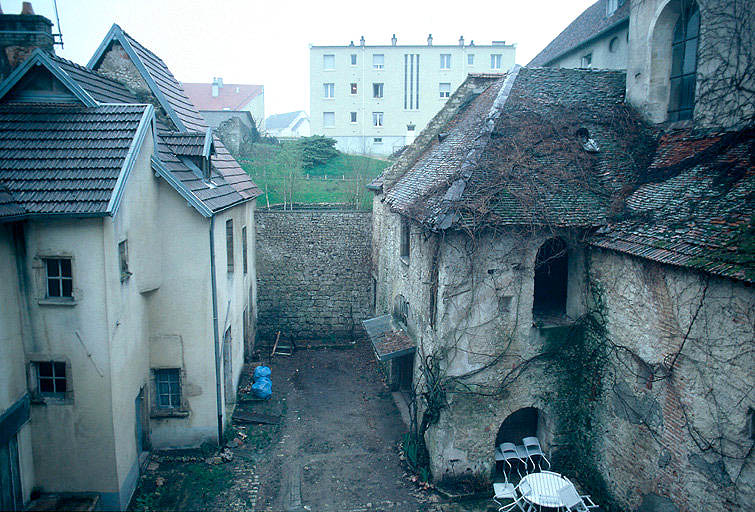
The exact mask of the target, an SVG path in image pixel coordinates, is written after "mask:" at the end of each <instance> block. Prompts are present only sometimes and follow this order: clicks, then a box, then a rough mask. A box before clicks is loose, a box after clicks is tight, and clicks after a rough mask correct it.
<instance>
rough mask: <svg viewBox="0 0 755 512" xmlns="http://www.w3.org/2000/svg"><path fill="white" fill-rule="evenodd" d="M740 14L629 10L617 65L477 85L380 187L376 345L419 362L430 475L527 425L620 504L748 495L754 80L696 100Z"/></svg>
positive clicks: (516, 75) (468, 86)
mask: <svg viewBox="0 0 755 512" xmlns="http://www.w3.org/2000/svg"><path fill="white" fill-rule="evenodd" d="M742 3H746V2H741V3H738V2H730V3H724V2H699V4H698V3H695V2H684V3H681V2H679V1H676V0H671V1H668V0H665V1H655V2H649V1H646V0H644V1H637V2H632V3H631V5H630V6H629V7H630V9H631V11H630V22H629V23H630V47H629V50H628V52H629V55H630V59H629V65H628V68H629V72H628V73H626V74H625V73H624V72H621V71H608V70H604V71H598V70H589V69H564V68H555V67H554V68H515V69H514V70H512V71H511V72H510V73H508V74H507V75H506V76H505V77H500V76H490V75H471V76H470V77H469V78H467V80H466V81H465V82H464V83H463V84H462V85H461V86H460V87H459V88H458V89H457V91H456V92H455V93H454V94H453V95H452V96H451V98H450V99H449V101H448V103H447V104H446V106H445V107H444V109H443V110H441V111H440V112H439V113H438V115H436V116H435V118H434V119H433V120H432V121H431V122H430V123H429V124H428V126H427V128H426V129H425V130H424V131H423V132H422V133H421V134H420V135H419V136H418V137H417V139H416V140H415V142H414V144H412V145H411V146H410V147H409V148H407V150H406V151H405V153H404V154H402V156H401V157H400V158H399V160H398V161H397V162H396V163H395V164H394V165H393V166H391V167H390V168H388V169H387V170H386V171H385V172H384V173H383V174H382V175H381V176H380V177H378V178H377V179H376V180H375V181H373V183H372V184H371V185H370V188H371V189H372V190H374V192H375V200H374V203H373V275H374V278H375V279H376V283H377V300H376V303H377V307H376V313H377V314H378V315H380V314H383V315H391V317H390V318H392V320H391V322H389V323H386V325H385V326H384V329H383V332H382V333H377V334H382V335H383V339H385V338H386V334H390V337H391V338H392V339H393V340H396V339H401V338H403V339H404V340H408V342H409V343H410V344H411V348H412V349H413V350H414V361H413V372H412V382H411V387H412V390H413V392H414V393H413V394H412V393H410V394H409V395H410V399H411V400H412V402H411V403H410V405H413V406H414V412H415V413H416V416H415V420H416V429H417V432H418V433H419V434H420V435H421V436H422V439H423V440H424V442H425V444H426V447H427V450H428V454H429V459H430V468H431V470H432V473H433V476H434V478H435V479H436V480H441V481H442V480H448V481H453V480H454V479H459V478H462V477H465V476H468V475H470V474H476V475H478V476H480V477H481V478H490V477H491V476H494V475H495V471H496V468H495V460H494V448H495V446H497V445H498V444H499V443H500V442H504V441H513V442H518V441H519V440H520V439H521V438H522V437H524V436H525V435H536V436H537V437H538V438H539V439H540V440H541V442H542V443H543V445H544V447H545V449H546V451H547V452H549V453H550V454H552V460H553V462H554V466H555V467H556V468H557V469H558V470H560V471H563V472H564V473H566V474H567V475H569V476H570V477H573V478H574V479H575V481H576V482H577V483H578V484H579V485H580V486H581V487H582V488H583V489H584V490H585V491H587V492H590V493H591V494H592V495H593V497H595V498H596V499H598V500H599V501H600V502H601V505H602V506H603V507H606V508H609V509H611V510H641V511H643V512H645V511H655V510H677V511H697V510H716V511H718V510H721V511H723V510H748V509H749V508H750V506H751V505H752V503H753V502H754V500H755V465H754V463H753V458H752V453H751V452H752V446H753V436H754V435H755V434H754V433H753V421H755V420H754V419H753V411H754V410H755V403H754V402H753V392H754V382H753V377H752V376H753V369H755V360H754V358H753V352H752V348H753V342H754V340H755V331H754V328H753V325H755V292H753V288H752V284H753V280H755V265H754V264H753V261H754V259H753V246H752V240H753V230H754V229H755V227H754V226H753V215H754V214H755V210H754V209H753V208H754V206H753V205H755V201H753V194H754V193H755V168H754V167H753V162H752V159H751V154H752V152H753V147H754V146H753V144H755V132H754V131H753V122H752V117H751V111H749V110H748V109H747V108H746V107H745V108H739V107H740V106H741V105H744V104H745V103H747V102H748V101H750V102H751V100H752V98H751V97H748V96H747V95H748V94H751V92H748V91H752V88H751V87H749V86H748V87H742V88H734V87H732V88H730V90H729V91H728V93H727V94H726V95H725V96H723V97H716V96H715V95H713V94H704V93H705V91H706V87H709V88H711V89H715V85H716V82H715V81H714V82H712V83H711V80H716V79H717V76H713V77H712V76H710V75H709V74H708V73H709V72H712V70H716V69H720V63H718V62H716V61H715V59H714V58H713V57H712V56H713V55H716V52H713V51H711V50H710V47H711V45H715V44H718V43H717V41H716V39H715V38H714V36H715V35H719V36H720V35H721V34H720V33H718V32H717V31H716V30H712V29H710V28H709V27H719V28H720V27H721V24H720V23H721V19H720V18H719V17H722V18H724V21H726V20H727V19H730V18H727V17H726V16H724V15H725V14H726V13H727V12H728V13H729V15H731V13H732V12H734V10H735V9H737V8H738V6H741V4H742ZM726 9H729V10H728V11H727V10H726ZM740 14H741V13H740ZM738 19H739V20H740V25H736V26H735V27H734V28H735V29H736V31H737V33H739V34H744V35H743V37H745V38H746V37H749V38H750V39H749V40H750V41H751V40H752V39H751V38H752V28H753V27H752V16H750V17H749V18H748V17H747V16H744V15H742V16H739V17H738ZM741 24H744V27H742V26H741ZM724 27H726V28H732V26H731V25H727V24H726V23H724ZM721 30H723V29H721ZM711 32H713V33H711ZM664 34H666V35H668V34H670V35H668V37H666V36H665V35H664ZM698 34H699V45H698V37H697V35H698ZM648 45H650V47H648ZM680 49H681V50H684V51H681V50H680ZM694 50H696V51H694ZM642 55H645V56H647V57H648V58H649V59H650V60H651V62H647V61H642V59H641V56H642ZM721 55H724V56H726V55H727V54H725V53H723V54H722V53H720V52H718V56H717V57H716V58H719V59H720V58H721ZM664 56H666V57H667V58H668V62H666V61H658V59H659V58H662V57H664ZM732 58H736V55H733V56H732ZM679 59H682V61H679ZM664 65H665V67H663V66H664ZM663 69H665V70H666V73H667V76H666V77H665V79H663V77H662V76H660V75H659V74H658V73H660V72H661V71H662V70H663ZM678 69H687V70H689V69H691V70H692V71H691V74H690V72H687V73H682V74H679V73H676V74H674V71H673V70H678ZM741 71H742V70H741V69H739V68H735V69H731V70H730V72H731V73H732V74H734V75H736V73H741ZM647 73H649V74H650V75H651V76H650V77H647V76H646V74H647ZM688 76H691V77H692V78H691V80H692V85H691V89H690V86H689V83H690V82H689V80H690V79H689V78H687V77H688ZM747 80H752V75H751V74H750V75H747V74H745V75H744V78H743V81H744V82H745V83H747ZM649 83H650V84H652V85H648V84H649ZM662 87H663V88H665V92H663V91H662V90H660V88H662ZM661 99H663V100H664V101H662V102H660V101H659V100H661ZM716 101H719V102H720V103H716ZM731 105H735V106H736V107H737V108H735V109H731V108H727V107H731ZM709 112H723V113H724V114H725V115H718V116H716V117H715V118H714V117H713V116H710V115H706V114H707V113H709ZM368 332H369V329H368ZM370 334H371V336H373V338H375V339H374V341H375V343H376V349H377V348H378V347H382V345H380V343H381V340H380V339H377V338H378V337H377V336H376V333H375V332H371V333H370ZM399 345H400V346H397V347H396V348H398V349H400V350H401V351H402V355H401V357H402V358H406V357H407V356H406V355H404V354H406V353H407V348H406V344H399ZM378 355H379V356H381V355H382V356H385V355H386V353H380V352H378ZM383 358H384V357H383ZM399 360H400V358H399V357H396V358H394V359H393V360H390V359H389V361H392V362H391V364H390V365H389V366H388V367H387V370H388V372H389V376H390V377H392V379H391V381H392V382H393V383H394V385H398V383H399V382H400V381H401V380H402V376H400V375H396V374H399V373H401V372H402V371H405V370H403V368H405V367H406V365H405V364H404V363H400V362H399ZM412 396H413V397H414V398H412Z"/></svg>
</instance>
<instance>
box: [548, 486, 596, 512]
mask: <svg viewBox="0 0 755 512" xmlns="http://www.w3.org/2000/svg"><path fill="white" fill-rule="evenodd" d="M558 497H559V499H560V500H561V503H563V504H564V507H566V510H568V511H570V512H589V510H590V509H593V508H598V506H597V505H596V504H595V503H593V501H592V500H591V499H590V497H589V496H587V495H585V496H580V495H579V493H578V492H577V488H576V487H574V485H567V486H565V487H562V488H561V489H559V490H558ZM583 498H587V500H588V501H589V502H590V504H589V505H588V504H587V503H585V502H584V500H583Z"/></svg>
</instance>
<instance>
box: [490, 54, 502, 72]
mask: <svg viewBox="0 0 755 512" xmlns="http://www.w3.org/2000/svg"><path fill="white" fill-rule="evenodd" d="M502 57H503V55H502V54H500V53H493V54H491V55H490V69H501V60H502Z"/></svg>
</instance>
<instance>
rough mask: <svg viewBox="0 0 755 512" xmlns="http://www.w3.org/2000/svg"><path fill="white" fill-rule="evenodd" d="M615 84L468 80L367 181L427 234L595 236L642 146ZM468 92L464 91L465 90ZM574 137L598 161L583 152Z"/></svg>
mask: <svg viewBox="0 0 755 512" xmlns="http://www.w3.org/2000/svg"><path fill="white" fill-rule="evenodd" d="M624 79H625V74H624V73H623V72H620V71H595V70H575V69H559V68H534V69H530V68H519V67H515V68H514V70H512V71H511V72H510V73H509V74H508V75H506V76H501V75H498V76H495V77H488V78H480V77H478V76H475V75H470V77H469V78H468V79H467V80H466V81H465V83H464V84H462V86H461V87H460V88H459V90H457V91H456V92H455V93H454V96H452V97H451V99H450V100H449V102H448V103H447V105H446V107H444V108H443V109H442V110H441V112H439V113H438V115H437V116H436V118H435V119H433V120H432V121H431V122H430V123H429V124H428V127H430V126H434V127H435V128H434V130H435V132H434V133H433V132H430V133H426V131H427V128H426V129H425V130H423V132H422V134H420V137H418V141H419V140H420V139H425V140H426V141H427V143H426V146H425V147H424V148H421V149H419V150H417V148H416V147H415V146H417V145H420V146H421V145H422V143H421V142H418V141H415V143H414V144H413V145H412V146H410V148H409V149H408V150H407V152H406V153H407V155H410V156H408V157H407V160H406V161H404V162H402V159H403V158H404V157H403V156H402V157H401V158H400V159H399V162H397V163H396V164H394V165H393V166H391V167H390V168H389V169H387V170H386V172H384V174H383V175H382V176H381V177H379V178H378V180H376V181H374V182H373V183H372V184H371V186H372V187H373V188H375V187H379V186H381V185H382V188H383V190H384V191H385V198H384V200H385V202H386V204H388V205H389V206H390V207H391V209H392V210H394V211H397V212H399V213H402V214H404V215H407V216H409V217H411V218H413V219H415V220H416V221H418V222H420V223H422V224H424V225H425V226H427V227H428V228H430V229H433V230H442V229H448V228H451V227H456V228H461V227H463V228H469V229H477V228H479V227H483V226H489V225H523V224H524V225H529V224H536V225H551V226H598V225H602V224H604V223H605V222H606V221H607V219H608V218H609V217H610V216H611V213H612V208H613V207H614V204H613V202H614V199H615V195H616V193H617V191H619V190H621V189H622V187H623V185H624V184H625V183H626V182H627V181H628V180H629V179H630V178H631V177H632V174H633V173H634V172H636V170H637V168H636V165H635V164H634V162H641V161H642V158H641V156H640V155H639V154H638V153H639V152H641V151H642V149H643V147H645V146H646V145H647V144H648V143H649V139H648V137H647V134H646V132H645V131H644V125H643V124H642V123H640V122H639V120H637V119H636V118H635V117H633V115H632V113H631V112H630V111H629V109H628V108H627V107H626V106H625V105H624V101H623V100H624ZM475 83H476V87H478V89H477V90H476V89H475V87H470V85H474V84H475ZM582 130H585V131H586V132H587V133H588V134H589V138H590V139H592V143H593V144H597V146H598V148H599V151H598V152H596V153H591V152H588V151H586V150H585V149H584V147H583V140H582V138H581V135H579V134H580V133H581V131H582Z"/></svg>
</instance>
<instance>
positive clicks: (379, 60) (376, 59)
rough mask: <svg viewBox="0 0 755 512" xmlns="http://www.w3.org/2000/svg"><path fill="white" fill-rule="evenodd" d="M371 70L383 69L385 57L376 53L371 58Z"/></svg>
mask: <svg viewBox="0 0 755 512" xmlns="http://www.w3.org/2000/svg"><path fill="white" fill-rule="evenodd" d="M372 68H373V69H384V68H385V55H383V54H382V53H376V54H375V55H373V56H372Z"/></svg>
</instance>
